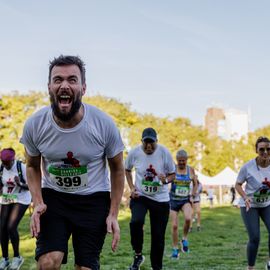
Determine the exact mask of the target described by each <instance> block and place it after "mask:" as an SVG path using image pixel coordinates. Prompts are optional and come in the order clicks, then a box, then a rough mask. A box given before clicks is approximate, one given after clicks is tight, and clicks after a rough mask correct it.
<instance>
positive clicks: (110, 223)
mask: <svg viewBox="0 0 270 270" xmlns="http://www.w3.org/2000/svg"><path fill="white" fill-rule="evenodd" d="M106 223H107V232H108V233H110V234H111V233H112V235H113V239H112V251H113V252H115V251H116V249H117V247H118V244H119V241H120V227H119V224H118V221H117V218H116V217H113V216H111V215H109V216H108V217H107V219H106Z"/></svg>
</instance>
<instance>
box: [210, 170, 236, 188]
mask: <svg viewBox="0 0 270 270" xmlns="http://www.w3.org/2000/svg"><path fill="white" fill-rule="evenodd" d="M213 178H214V179H215V181H216V182H217V183H218V185H222V186H233V185H235V181H236V178H237V173H236V172H235V171H233V170H232V169H231V168H230V167H226V168H225V169H224V170H223V171H221V172H220V173H219V174H217V175H215V176H214V177H213Z"/></svg>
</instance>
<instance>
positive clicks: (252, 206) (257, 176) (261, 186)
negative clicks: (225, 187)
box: [235, 137, 270, 270]
mask: <svg viewBox="0 0 270 270" xmlns="http://www.w3.org/2000/svg"><path fill="white" fill-rule="evenodd" d="M255 150H256V153H257V157H256V158H254V159H251V160H250V161H248V162H247V163H246V164H244V165H243V166H242V168H241V169H240V172H239V174H238V176H237V180H236V184H235V189H236V190H237V192H238V193H239V194H240V196H241V200H240V202H239V203H240V209H241V215H242V218H243V221H244V224H245V226H246V229H247V232H248V237H249V241H248V244H247V261H248V269H249V270H253V269H255V263H256V257H257V252H258V247H259V242H260V219H261V220H262V221H263V222H264V224H265V226H266V228H267V231H268V256H269V260H268V262H267V264H266V269H268V270H270V140H269V139H268V138H267V137H259V138H258V139H257V141H256V143H255ZM244 183H245V184H246V185H245V189H243V188H242V185H243V184H244Z"/></svg>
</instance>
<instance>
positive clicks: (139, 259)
mask: <svg viewBox="0 0 270 270" xmlns="http://www.w3.org/2000/svg"><path fill="white" fill-rule="evenodd" d="M144 259H145V257H144V256H143V255H135V256H134V261H133V264H132V265H131V266H130V268H129V270H140V266H141V265H142V264H143V262H144Z"/></svg>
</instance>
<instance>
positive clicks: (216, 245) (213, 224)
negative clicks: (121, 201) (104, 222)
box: [9, 206, 268, 270]
mask: <svg viewBox="0 0 270 270" xmlns="http://www.w3.org/2000/svg"><path fill="white" fill-rule="evenodd" d="M129 220H130V211H129V209H125V210H121V211H120V213H119V223H120V226H121V242H120V246H119V249H118V251H117V252H116V253H113V252H112V251H111V235H108V236H107V238H106V241H105V244H104V248H103V252H102V254H101V270H124V269H128V266H129V265H130V263H131V261H132V256H133V252H132V249H131V246H130V236H129ZM182 221H183V216H182V214H180V235H181V234H182ZM193 227H194V229H196V226H195V225H194V226H193ZM170 229H171V228H170V224H168V227H167V231H166V247H165V253H164V270H181V269H194V270H196V269H198V270H199V269H200V270H201V269H205V270H223V269H224V270H227V269H228V270H237V269H245V267H246V242H247V233H246V231H245V228H244V225H243V222H242V220H241V217H240V211H239V209H236V208H233V207H230V206H226V207H215V208H213V209H209V208H207V207H205V208H203V210H202V231H201V232H197V231H196V230H194V232H192V233H190V235H189V242H190V250H191V252H190V253H189V254H181V255H180V259H179V260H171V259H170V254H171V234H170ZM144 230H145V241H144V254H145V256H146V261H145V263H144V265H143V266H142V267H141V270H149V269H150V258H149V254H150V228H149V220H148V219H147V220H146V224H145V228H144ZM20 235H21V242H20V247H21V248H20V249H21V254H22V255H23V256H24V258H25V263H24V265H23V266H22V268H21V269H22V270H29V269H35V261H34V249H35V239H33V238H31V236H30V233H29V214H28V213H27V214H26V215H25V217H24V219H23V220H22V222H21V224H20ZM267 241H268V237H267V233H266V229H265V227H264V225H262V226H261V244H260V249H259V253H258V257H257V265H256V266H257V268H256V269H258V270H260V269H264V264H265V262H266V260H267V254H268V250H267ZM9 250H10V254H11V255H13V254H12V250H11V247H10V249H9ZM73 264H74V263H73V252H72V247H71V245H70V246H69V257H68V264H67V265H63V267H62V269H65V270H69V269H74V267H73Z"/></svg>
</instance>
